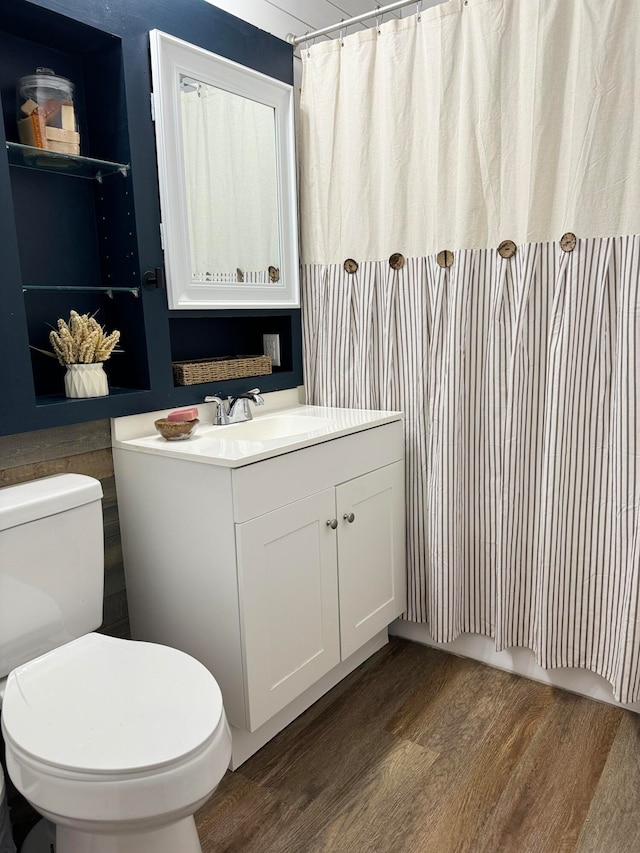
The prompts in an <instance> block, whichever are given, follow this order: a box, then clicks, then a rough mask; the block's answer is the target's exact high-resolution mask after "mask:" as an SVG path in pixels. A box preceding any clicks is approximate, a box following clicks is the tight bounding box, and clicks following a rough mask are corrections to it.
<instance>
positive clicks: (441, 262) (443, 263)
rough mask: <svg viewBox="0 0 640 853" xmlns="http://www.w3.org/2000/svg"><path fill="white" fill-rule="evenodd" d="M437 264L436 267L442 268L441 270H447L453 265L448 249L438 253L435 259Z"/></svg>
mask: <svg viewBox="0 0 640 853" xmlns="http://www.w3.org/2000/svg"><path fill="white" fill-rule="evenodd" d="M436 260H437V262H438V266H440V267H442V269H443V270H444V269H447V267H450V266H451V264H452V263H453V252H450V251H449V250H448V249H443V250H442V252H438V255H437V257H436Z"/></svg>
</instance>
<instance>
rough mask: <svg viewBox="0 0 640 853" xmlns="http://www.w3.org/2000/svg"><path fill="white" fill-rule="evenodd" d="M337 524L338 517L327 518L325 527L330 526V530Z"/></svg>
mask: <svg viewBox="0 0 640 853" xmlns="http://www.w3.org/2000/svg"><path fill="white" fill-rule="evenodd" d="M337 526H338V519H337V518H328V519H327V527H330V528H331V529H332V530H335V529H336V527H337Z"/></svg>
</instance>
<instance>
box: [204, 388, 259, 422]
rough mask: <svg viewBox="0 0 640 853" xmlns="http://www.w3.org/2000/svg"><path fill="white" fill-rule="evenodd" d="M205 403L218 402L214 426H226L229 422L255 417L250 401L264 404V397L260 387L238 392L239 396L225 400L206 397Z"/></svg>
mask: <svg viewBox="0 0 640 853" xmlns="http://www.w3.org/2000/svg"><path fill="white" fill-rule="evenodd" d="M204 401H205V403H216V410H215V414H214V416H213V424H214V426H226V425H227V424H241V423H242V422H243V421H250V420H252V418H253V415H252V413H251V407H250V406H249V402H252V403H253V404H254V405H256V406H262V405H264V399H263V397H262V396H261V394H260V389H259V388H252V389H251V390H250V391H245V392H244V394H238V396H237V397H227V399H226V400H223V399H222V398H221V397H215V396H211V397H205V398H204Z"/></svg>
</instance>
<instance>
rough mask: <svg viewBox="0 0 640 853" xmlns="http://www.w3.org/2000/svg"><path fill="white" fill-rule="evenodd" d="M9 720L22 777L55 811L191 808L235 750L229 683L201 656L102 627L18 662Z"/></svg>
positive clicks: (79, 814) (88, 816)
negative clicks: (225, 687) (221, 682)
mask: <svg viewBox="0 0 640 853" xmlns="http://www.w3.org/2000/svg"><path fill="white" fill-rule="evenodd" d="M2 730H3V733H4V737H5V745H6V757H7V766H8V767H9V770H10V773H11V777H12V779H13V780H14V782H15V783H16V786H17V787H18V789H19V790H21V791H22V792H23V793H24V794H26V795H27V798H28V799H29V800H30V801H31V802H32V804H33V805H34V806H35V807H36V808H37V809H38V810H39V811H41V812H42V813H43V814H44V815H45V816H46V817H49V818H50V819H51V820H54V821H55V822H58V823H60V822H61V823H64V822H65V820H66V819H71V820H73V821H74V824H75V825H79V822H82V824H86V825H87V826H92V827H95V825H96V823H98V824H99V823H100V822H103V821H104V822H108V823H113V821H122V822H125V823H126V822H129V821H135V822H139V821H141V820H145V819H148V820H150V821H153V820H154V819H155V817H157V816H160V815H164V816H165V817H166V816H167V815H169V814H174V813H175V814H176V815H180V814H183V813H187V812H188V813H192V811H193V804H194V803H196V802H199V801H200V800H205V799H206V798H207V797H208V796H209V795H210V793H211V792H212V791H213V790H214V788H215V787H216V786H217V785H218V783H219V781H220V779H221V778H222V776H223V775H224V772H225V770H226V768H227V765H228V762H229V757H230V735H229V729H228V725H227V721H226V717H225V715H224V711H223V706H222V695H221V693H220V688H219V687H218V685H217V683H216V681H215V679H214V678H213V676H212V675H211V674H210V673H209V672H208V670H206V669H205V667H204V666H202V664H200V663H199V662H198V661H196V660H195V659H194V658H192V657H190V656H189V655H186V654H184V653H183V652H180V651H177V650H176V649H172V648H168V647H166V646H159V645H155V644H152V643H142V642H134V641H131V640H121V639H118V638H114V637H107V636H104V635H101V634H88V635H86V636H84V637H81V638H79V639H77V640H74V641H72V642H71V643H68V644H67V645H65V646H62V647H60V648H58V649H55V650H54V651H52V652H49V653H48V654H46V655H43V656H42V657H40V658H36V659H35V660H33V661H31V662H29V663H27V664H24V665H23V666H21V667H18V668H17V669H15V670H14V671H13V672H12V673H11V675H10V676H9V679H8V681H7V686H6V692H5V697H4V702H3V713H2Z"/></svg>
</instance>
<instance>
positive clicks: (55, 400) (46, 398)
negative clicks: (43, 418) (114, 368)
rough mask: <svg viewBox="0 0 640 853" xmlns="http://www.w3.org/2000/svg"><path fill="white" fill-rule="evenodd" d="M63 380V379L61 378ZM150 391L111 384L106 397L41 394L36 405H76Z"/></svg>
mask: <svg viewBox="0 0 640 853" xmlns="http://www.w3.org/2000/svg"><path fill="white" fill-rule="evenodd" d="M61 382H62V380H61ZM148 393H149V392H148V391H147V390H145V389H143V388H115V387H114V386H112V385H110V386H109V393H108V394H107V396H105V397H66V396H65V395H64V394H62V393H60V394H39V395H38V396H37V397H36V406H55V405H64V406H74V405H82V404H85V403H99V402H101V401H105V400H109V398H110V397H111V398H113V397H123V396H125V395H131V394H148Z"/></svg>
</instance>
